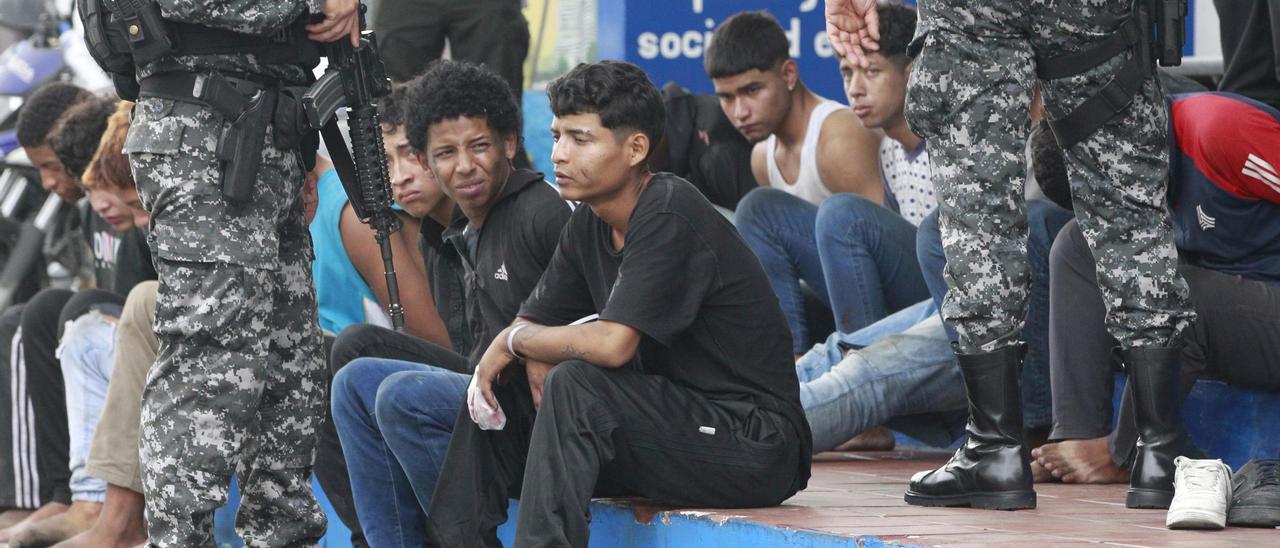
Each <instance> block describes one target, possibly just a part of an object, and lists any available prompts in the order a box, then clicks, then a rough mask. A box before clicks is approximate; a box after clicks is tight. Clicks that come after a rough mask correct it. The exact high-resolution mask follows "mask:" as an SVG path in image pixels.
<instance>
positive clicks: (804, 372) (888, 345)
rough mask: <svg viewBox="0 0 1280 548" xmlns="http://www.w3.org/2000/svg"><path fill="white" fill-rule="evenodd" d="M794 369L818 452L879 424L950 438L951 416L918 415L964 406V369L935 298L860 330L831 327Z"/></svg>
mask: <svg viewBox="0 0 1280 548" xmlns="http://www.w3.org/2000/svg"><path fill="white" fill-rule="evenodd" d="M845 348H853V349H854V350H852V351H849V352H848V354H847V355H846V354H845ZM796 374H797V375H798V376H799V379H800V404H801V405H802V406H803V407H804V411H805V416H806V418H807V419H808V420H809V429H810V430H811V431H812V432H813V450H814V452H818V451H826V450H830V449H833V448H835V447H836V446H838V445H840V444H841V443H844V442H845V441H848V440H849V439H850V438H852V437H854V436H856V435H858V434H859V433H861V432H862V431H863V430H865V429H867V428H869V427H872V426H876V425H881V424H885V425H887V426H889V427H891V428H893V429H895V430H899V431H901V432H903V433H906V434H909V435H911V436H913V437H916V438H918V439H921V440H924V441H927V442H929V443H930V444H932V445H947V444H948V443H950V442H951V440H952V439H953V438H954V436H955V435H956V434H957V433H958V432H956V431H953V428H952V427H953V426H954V425H953V424H950V422H949V421H941V420H937V418H936V417H919V419H920V420H912V419H913V418H914V417H912V416H914V415H920V414H924V413H937V412H943V411H956V410H963V409H965V394H964V383H963V381H962V379H961V378H960V369H959V367H957V366H956V362H955V358H954V356H953V355H952V352H951V344H950V341H949V340H948V339H947V335H946V332H945V331H944V330H943V329H942V320H941V318H940V317H939V316H938V313H937V309H936V308H935V306H934V304H933V301H931V300H925V301H921V302H919V303H917V304H915V305H912V306H910V307H907V308H905V309H903V310H901V311H898V312H897V313H894V314H892V315H890V316H888V317H886V318H885V319H883V320H880V321H879V322H876V323H874V324H872V325H871V326H869V327H867V328H865V329H862V330H859V331H857V332H855V333H850V334H842V333H833V334H832V335H831V336H830V337H828V338H827V341H826V342H825V343H823V344H819V345H817V346H814V347H813V349H811V350H810V351H809V352H808V353H806V354H805V355H804V356H802V357H801V358H800V360H799V361H797V362H796ZM895 418H897V419H898V420H896V421H895V420H894V419H895Z"/></svg>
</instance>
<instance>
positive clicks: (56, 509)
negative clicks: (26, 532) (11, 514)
mask: <svg viewBox="0 0 1280 548" xmlns="http://www.w3.org/2000/svg"><path fill="white" fill-rule="evenodd" d="M67 508H68V507H67V505H66V504H63V503H61V502H50V503H48V504H45V505H44V506H41V507H40V508H39V509H37V510H36V511H34V512H31V513H30V514H28V515H27V517H25V518H22V521H19V522H18V523H15V524H13V525H11V526H9V527H8V528H7V529H4V530H3V531H0V542H9V539H10V538H12V537H13V534H14V533H17V532H18V531H19V530H21V529H25V528H26V527H27V526H29V525H31V524H33V523H35V522H38V521H41V520H44V519H45V518H51V517H53V516H56V515H58V514H61V513H63V512H66V511H67Z"/></svg>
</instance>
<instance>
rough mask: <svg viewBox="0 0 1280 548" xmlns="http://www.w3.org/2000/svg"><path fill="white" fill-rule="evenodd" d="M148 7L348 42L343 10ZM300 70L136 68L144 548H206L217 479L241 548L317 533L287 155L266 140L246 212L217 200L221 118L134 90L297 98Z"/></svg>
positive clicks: (306, 282) (303, 233) (326, 6)
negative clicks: (149, 352) (147, 219)
mask: <svg viewBox="0 0 1280 548" xmlns="http://www.w3.org/2000/svg"><path fill="white" fill-rule="evenodd" d="M159 4H160V7H161V13H162V15H163V16H164V17H165V19H167V20H170V21H177V22H183V23H191V24H197V25H208V26H210V27H213V28H218V29H228V30H232V31H235V32H241V33H248V34H255V35H263V34H270V33H272V32H273V31H275V30H277V29H280V28H283V27H284V26H286V25H288V24H289V23H290V22H292V21H294V20H296V19H297V18H298V17H300V16H304V15H305V12H307V11H308V10H309V11H310V12H311V13H321V12H324V13H325V14H326V16H327V19H326V20H325V21H323V22H322V23H319V24H313V25H311V26H309V27H307V30H308V31H309V34H310V37H311V38H312V39H321V40H323V41H331V40H334V39H335V38H337V37H342V36H347V35H350V34H351V33H352V29H358V23H356V22H354V21H353V18H354V14H355V11H354V5H353V4H354V0H341V1H340V0H328V1H323V0H307V1H306V2H304V1H302V0H279V1H271V2H268V1H265V0H236V1H229V2H219V3H206V2H200V1H197V0H160V1H159ZM306 70H308V67H302V66H298V65H272V64H265V63H260V62H259V61H258V60H257V59H256V58H255V56H254V55H253V54H249V53H239V54H237V53H230V54H219V55H205V56H174V55H170V56H165V57H161V58H160V59H158V60H156V61H154V62H152V63H148V64H146V65H144V66H141V67H138V78H139V80H140V81H142V82H143V83H144V87H143V90H144V91H143V94H142V97H141V98H140V100H139V101H138V103H137V106H136V107H135V110H134V113H133V116H134V117H133V124H132V127H131V128H130V130H129V135H128V137H127V139H126V142H125V147H124V149H125V152H126V153H128V155H129V159H130V163H131V164H132V168H133V171H134V176H135V178H136V180H137V186H138V192H139V195H140V196H141V197H142V200H143V203H144V205H145V206H146V208H147V209H148V210H149V211H150V212H151V231H150V239H151V247H152V249H153V250H154V257H155V266H156V271H157V272H158V274H159V278H160V280H159V281H160V289H159V297H158V300H157V304H156V322H155V329H156V334H157V336H158V338H159V340H160V350H159V355H158V356H157V360H156V364H155V366H154V367H152V368H151V371H150V373H149V375H148V377H147V384H146V388H145V390H144V393H143V407H142V429H141V445H140V456H141V460H142V463H143V468H144V470H143V488H144V492H145V495H146V501H147V528H148V534H149V536H150V542H151V545H152V546H212V545H213V536H212V525H213V511H214V509H216V508H217V507H219V506H221V505H223V504H224V503H225V502H226V500H227V491H228V486H229V483H230V480H231V477H232V474H233V473H234V474H236V475H237V476H238V477H239V479H240V488H241V492H242V498H241V504H240V511H239V515H238V517H237V529H238V532H239V533H240V535H241V536H242V537H243V538H244V540H245V543H246V545H247V546H295V545H300V544H315V543H316V542H317V541H318V539H319V538H320V537H321V536H322V535H323V534H324V531H325V518H324V514H323V512H321V510H320V508H319V506H318V504H317V503H316V500H315V498H314V496H313V494H312V492H311V488H310V475H311V463H312V456H313V446H314V442H315V431H316V427H317V426H318V425H319V423H320V421H321V420H322V417H323V416H324V415H323V409H324V408H323V406H324V405H325V402H326V398H325V367H324V362H323V358H322V356H321V350H320V349H321V343H322V340H321V333H320V327H319V324H318V323H317V319H316V302H315V294H314V290H313V289H312V283H311V258H312V255H311V249H310V245H311V244H310V238H309V235H308V232H307V227H306V225H305V223H304V218H303V204H302V201H301V199H300V194H301V187H302V184H303V173H302V169H303V168H302V167H301V162H300V156H299V154H298V152H297V151H295V150H283V149H280V148H278V147H277V146H276V145H275V143H274V142H273V139H272V133H271V131H268V132H267V136H266V139H265V141H264V142H263V143H262V151H261V158H262V163H261V167H260V168H259V171H258V179H257V181H256V184H254V185H253V194H252V199H251V200H249V201H248V202H247V203H244V204H242V205H237V204H234V203H229V202H227V201H225V200H224V198H223V196H222V195H221V192H220V186H219V177H220V175H221V169H222V168H221V164H220V163H219V161H218V159H217V158H216V157H215V154H214V151H215V148H216V146H217V143H218V138H219V136H220V135H221V134H222V131H223V128H224V125H225V124H226V123H227V120H225V119H224V118H223V116H222V115H220V114H218V113H217V111H215V110H213V109H211V108H210V107H209V106H206V105H204V104H201V103H199V102H198V101H182V100H174V99H169V98H162V97H159V96H154V95H148V93H147V91H146V90H147V88H146V86H145V83H146V79H147V78H149V77H152V76H154V75H158V74H166V73H181V72H188V73H206V72H209V71H219V72H221V73H223V74H235V75H239V76H241V77H249V78H253V79H255V81H258V82H267V83H268V85H269V84H270V82H272V81H275V82H277V83H280V84H283V85H289V84H293V85H298V84H302V83H304V82H305V77H306ZM245 75H248V76H245Z"/></svg>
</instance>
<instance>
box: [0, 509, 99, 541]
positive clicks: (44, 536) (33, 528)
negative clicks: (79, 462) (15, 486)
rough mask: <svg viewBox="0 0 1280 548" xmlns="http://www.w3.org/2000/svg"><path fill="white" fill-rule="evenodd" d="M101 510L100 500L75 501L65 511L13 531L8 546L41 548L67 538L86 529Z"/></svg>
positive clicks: (91, 524) (95, 519)
mask: <svg viewBox="0 0 1280 548" xmlns="http://www.w3.org/2000/svg"><path fill="white" fill-rule="evenodd" d="M101 511H102V503H100V502H84V501H77V502H73V503H71V507H70V508H68V509H67V511H66V512H63V513H61V514H58V515H56V516H53V517H50V518H47V519H43V520H40V521H37V522H34V523H31V524H28V525H27V527H25V528H23V529H22V530H21V531H14V532H13V536H11V537H9V546H10V548H41V547H44V546H51V545H53V544H56V543H58V542H62V541H64V540H67V539H69V538H71V537H73V536H75V535H77V534H79V533H81V532H83V531H87V530H88V529H89V528H90V527H92V526H93V523H94V522H95V521H97V520H98V514H99V513H100V512H101Z"/></svg>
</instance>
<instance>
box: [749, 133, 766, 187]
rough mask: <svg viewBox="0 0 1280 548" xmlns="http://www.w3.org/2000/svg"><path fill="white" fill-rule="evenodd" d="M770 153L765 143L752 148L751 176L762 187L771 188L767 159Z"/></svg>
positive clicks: (762, 142) (761, 142)
mask: <svg viewBox="0 0 1280 548" xmlns="http://www.w3.org/2000/svg"><path fill="white" fill-rule="evenodd" d="M768 153H769V147H767V146H765V141H760V142H759V143H756V145H755V146H753V147H751V174H752V175H754V176H755V178H756V184H757V185H760V186H769V159H768V158H766V157H765V155H766V154H768Z"/></svg>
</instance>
